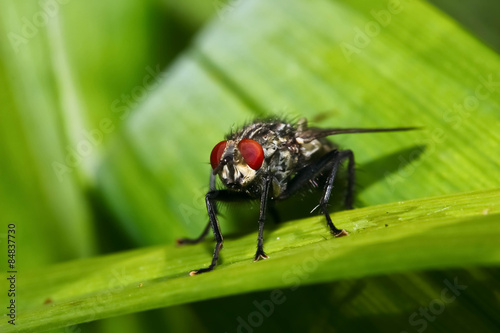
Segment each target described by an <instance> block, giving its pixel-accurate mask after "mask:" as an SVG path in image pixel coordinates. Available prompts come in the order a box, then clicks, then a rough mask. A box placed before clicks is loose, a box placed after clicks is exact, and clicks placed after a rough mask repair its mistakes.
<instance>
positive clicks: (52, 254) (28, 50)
mask: <svg viewBox="0 0 500 333" xmlns="http://www.w3.org/2000/svg"><path fill="white" fill-rule="evenodd" d="M248 2H251V1H243V0H234V1H230V2H223V1H198V0H188V1H183V2H173V1H155V0H149V1H105V2H104V1H93V0H91V1H86V2H81V1H56V0H54V1H46V2H39V1H23V2H20V3H12V2H11V1H3V0H2V1H1V3H2V6H1V8H2V13H1V14H0V18H1V22H0V32H1V36H2V43H1V49H0V52H1V54H0V87H1V89H0V101H1V102H2V105H1V107H0V154H1V156H2V163H1V165H0V191H1V192H0V202H1V204H0V207H1V220H2V228H3V229H2V230H0V237H2V239H1V240H2V242H4V241H5V238H6V225H7V224H9V223H14V224H16V227H17V233H18V235H19V241H20V245H19V247H18V254H17V255H18V262H19V267H18V269H19V270H20V271H29V270H30V269H33V268H39V267H44V266H47V265H49V264H53V263H58V262H64V261H68V260H73V259H77V258H83V257H91V256H98V255H102V254H106V253H112V252H117V251H121V250H127V249H132V248H136V247H140V246H148V245H158V244H164V243H166V242H172V241H174V239H175V238H177V237H181V236H185V235H190V236H195V235H196V234H197V233H198V232H199V231H200V230H201V228H202V226H203V225H204V224H205V223H206V222H205V220H206V217H205V214H206V213H205V208H204V203H203V201H204V200H203V195H204V193H205V192H206V188H207V185H208V174H207V165H206V161H207V160H208V153H209V151H210V148H211V146H213V142H216V141H214V140H213V138H216V137H222V135H223V134H225V133H226V132H227V131H228V130H229V129H230V128H231V126H232V125H234V124H236V125H239V124H241V123H242V122H244V121H248V120H249V119H251V118H252V117H253V116H255V115H260V116H263V115H266V114H268V113H269V114H271V113H275V114H280V113H286V114H288V115H291V116H292V117H294V116H298V115H301V114H303V113H306V114H308V115H310V116H311V117H313V116H314V115H316V114H319V113H321V112H323V113H324V112H325V111H328V109H330V108H334V109H337V108H342V105H332V104H327V103H324V105H323V104H322V103H318V104H317V105H314V106H309V105H307V103H305V102H304V104H303V105H287V104H286V103H285V102H276V101H273V102H270V103H269V108H268V109H266V108H264V109H259V107H260V106H266V102H265V101H264V102H262V103H260V106H259V105H257V108H256V109H255V110H254V113H245V112H243V111H241V112H240V111H238V112H234V115H233V111H232V110H210V111H207V110H204V111H203V112H208V114H206V115H205V116H206V117H204V118H201V117H199V116H198V115H197V114H196V112H192V113H190V112H187V111H186V112H184V113H180V114H168V112H169V110H170V109H165V110H163V111H162V112H164V113H165V116H164V117H163V118H162V119H163V122H157V123H155V121H151V119H156V118H155V117H154V114H155V112H157V111H155V110H154V108H153V107H150V106H151V105H158V103H160V104H161V100H162V98H166V99H168V98H171V99H168V100H166V102H168V103H170V104H169V105H170V106H169V107H172V108H174V109H175V106H180V107H182V106H184V105H199V106H200V110H201V109H202V106H203V105H205V103H206V104H208V105H210V104H212V102H213V100H218V99H223V100H224V103H226V104H227V105H232V106H234V108H235V109H238V108H240V107H241V105H245V107H249V108H251V107H252V106H253V104H252V103H253V102H252V98H251V96H249V95H250V94H246V93H245V91H244V90H237V88H236V87H235V90H236V93H235V95H237V96H236V97H235V96H231V95H230V94H227V95H224V94H220V95H218V90H217V89H216V88H214V89H213V90H208V91H207V93H206V95H203V96H202V97H200V96H197V95H196V94H195V95H191V94H190V88H191V83H190V81H189V77H184V80H182V78H181V79H179V80H177V81H180V82H183V83H184V84H185V86H179V87H177V89H174V90H173V91H174V92H175V93H176V94H177V95H175V96H165V95H162V90H161V89H163V88H160V87H164V89H165V90H168V85H169V84H173V83H172V82H176V80H174V79H173V80H170V78H176V77H182V76H186V75H187V76H189V75H192V77H193V78H196V79H200V78H201V80H205V81H206V82H202V85H203V84H204V85H206V86H207V87H210V85H211V84H212V83H214V84H216V85H217V84H220V85H222V86H229V87H231V85H232V83H233V82H232V81H231V79H230V78H229V77H227V76H225V73H219V72H217V68H216V67H217V66H215V65H214V64H213V63H211V62H210V61H209V60H207V59H208V58H209V57H207V56H206V54H204V52H206V53H210V52H213V54H215V55H217V54H219V53H220V54H221V59H222V60H221V61H224V56H223V54H231V51H232V49H231V47H233V46H234V45H232V44H231V45H228V48H227V49H223V50H221V49H218V50H210V51H206V50H205V48H206V47H207V44H209V42H207V40H208V41H212V40H214V41H216V42H217V38H212V39H210V36H211V33H212V32H213V31H216V32H217V33H218V34H219V39H223V38H224V37H225V36H224V34H223V33H221V32H220V31H221V30H222V31H223V32H224V33H227V34H228V35H229V34H231V32H232V29H233V24H235V23H234V21H233V20H231V16H232V15H239V17H240V18H241V20H244V19H245V7H246V6H248ZM431 3H432V4H433V5H435V6H436V7H438V8H440V9H441V10H442V11H444V12H445V13H446V14H447V15H449V16H451V17H452V18H453V19H454V20H456V21H457V22H459V23H460V24H461V25H462V26H463V27H464V29H465V30H467V31H468V32H469V33H470V34H471V35H473V36H474V38H477V39H479V40H480V41H481V42H482V43H484V44H485V45H487V46H488V47H489V48H491V49H492V50H493V51H494V52H499V51H500V39H498V36H499V35H500V22H499V21H498V13H500V3H498V2H495V1H491V0H490V1H488V0H481V1H471V0H467V1H458V2H456V1H449V0H435V1H431ZM339 7H340V6H339ZM42 11H43V12H45V15H39V14H40V13H41V12H42ZM257 14H258V13H257ZM257 14H256V13H251V15H252V16H253V17H259V15H257ZM286 15H287V14H286V13H284V14H283V17H277V18H276V20H277V21H279V20H286ZM304 15H307V13H304ZM261 17H262V21H261V22H258V21H253V22H250V23H248V24H251V25H255V26H256V27H259V28H261V29H262V30H263V31H265V29H271V28H270V26H272V22H271V23H270V20H271V19H270V18H269V17H266V15H265V13H262V15H261ZM305 20H306V21H307V19H306V18H305ZM297 25H298V26H300V25H301V22H297ZM317 28H318V27H314V29H317ZM320 28H321V27H320ZM217 29H219V30H217ZM304 29H305V28H304ZM235 30H237V28H235ZM307 31H309V30H306V29H305V30H304V34H306V33H307ZM258 37H259V36H258V35H256V36H255V38H256V39H258ZM410 37H411V36H408V38H410ZM446 37H447V38H450V39H453V36H446ZM275 38H276V40H281V39H283V40H286V38H287V36H286V35H280V36H275ZM219 42H220V44H217V45H224V44H223V43H222V42H221V41H220V40H219ZM254 52H255V53H256V54H257V53H259V52H260V50H254ZM275 52H276V53H277V54H278V55H280V52H284V51H283V50H280V48H279V47H277V48H276V50H275ZM281 56H284V55H283V54H282V53H281ZM241 57H248V58H243V61H245V62H247V63H250V64H251V62H252V60H253V59H252V52H249V53H248V54H246V55H241ZM192 59H195V60H196V61H198V62H199V63H201V64H202V65H203V67H204V69H205V70H207V72H208V73H209V74H211V75H207V76H203V75H199V73H198V70H199V69H198V68H196V66H193V65H192V64H191V61H192ZM277 59H279V56H278V57H277ZM478 61H481V60H480V59H479V60H478ZM276 62H277V63H279V60H276ZM443 66H446V64H443ZM473 66H474V65H473V64H471V67H473ZM186 68H187V69H186ZM249 68H250V69H249V70H248V71H246V70H245V69H244V68H231V70H232V71H234V72H235V73H237V74H238V75H239V76H240V77H242V78H245V77H248V78H250V79H251V78H252V74H251V70H252V67H251V66H250V67H249ZM181 69H182V70H181ZM212 70H213V72H212ZM451 76H452V75H451ZM268 79H269V78H266V77H263V78H262V80H268ZM283 80H286V78H283ZM318 80H321V78H319V79H318ZM249 81H250V82H253V83H254V85H255V86H253V87H252V89H255V90H257V91H258V90H259V87H258V85H259V82H257V81H255V80H254V81H251V80H249ZM277 82H279V81H278V80H277ZM198 83H199V82H196V83H193V85H196V84H198ZM284 86H285V85H284ZM275 87H278V85H275ZM262 89H264V88H262ZM285 90H286V89H285ZM304 90H307V87H305V88H304ZM183 92H184V93H185V94H184V95H183ZM266 93H267V94H269V95H273V94H277V95H278V94H281V95H282V96H283V97H282V98H283V99H284V100H286V98H287V96H286V91H285V92H284V91H280V90H277V91H268V92H266ZM290 94H291V95H292V93H290ZM172 95H173V93H172ZM263 95H264V96H265V93H263ZM311 98H314V97H311ZM196 99H199V100H196ZM193 100H195V101H193ZM270 100H271V99H270ZM172 105H174V106H172ZM214 105H216V103H215V104H214ZM403 107H404V106H403ZM242 108H243V109H244V107H242ZM490 111H491V110H490ZM210 112H211V113H210ZM336 112H338V111H335V110H334V111H333V112H332V113H333V114H335V113H336ZM493 112H496V113H498V109H496V110H493V111H491V113H492V114H493ZM134 113H141V114H140V116H136V117H134V116H133V114H134ZM356 117H359V118H356ZM207 118H208V119H210V118H211V119H213V123H206V119H207ZM491 118H492V119H498V118H496V115H493V116H491ZM333 119H335V116H334V117H333ZM340 119H346V118H342V116H341V117H340ZM350 119H351V122H350V123H348V124H346V125H345V126H351V127H355V126H365V127H368V126H370V125H372V126H373V124H374V125H376V126H377V127H381V126H384V124H383V123H376V117H373V119H372V118H370V116H368V115H363V114H360V115H358V116H353V118H350ZM360 119H363V121H365V120H366V119H368V120H373V121H372V122H371V123H370V122H368V121H365V122H364V123H362V124H361V123H360V122H361V120H360ZM387 119H389V120H391V118H390V117H389V118H385V120H386V121H387ZM485 119H486V118H485ZM356 120H360V121H359V122H356ZM333 121H334V120H333ZM333 121H332V120H331V119H330V123H328V122H327V124H328V125H330V124H332V123H333ZM392 121H393V124H394V125H396V126H403V125H405V124H406V125H422V123H421V122H419V123H413V122H412V119H401V118H398V117H394V118H393V119H392ZM496 121H497V120H496ZM318 122H320V121H319V120H318ZM396 122H397V123H396ZM417 122H418V121H417ZM187 123H189V126H185V124H187ZM393 124H391V125H386V126H392V125H393ZM496 124H498V123H496ZM337 126H339V127H342V126H344V125H337ZM187 129H188V130H187ZM162 132H165V137H163V136H162V135H161V133H162ZM167 132H168V133H167ZM207 133H209V134H208V135H207ZM413 135H415V136H416V137H418V135H419V134H413ZM167 138H168V139H167ZM171 138H178V140H171ZM398 138H403V137H402V136H398ZM349 140H350V139H346V141H345V142H343V143H344V144H349V143H350V142H351V141H349ZM400 140H402V139H400ZM149 142H155V143H157V144H158V146H161V150H160V151H157V150H154V149H152V150H150V151H148V150H145V149H143V148H144V146H145V145H148V144H149ZM354 142H355V141H354ZM412 143H413V139H412ZM495 144H496V147H498V144H497V143H492V144H491V145H490V146H489V147H490V148H491V147H494V145H495ZM197 146H198V147H199V149H196V150H194V147H197ZM411 147H412V146H411V145H407V146H404V145H403V146H402V148H401V149H411ZM78 151H80V152H83V154H82V153H80V154H78ZM395 151H396V152H397V151H398V150H397V149H396V148H394V149H393V150H390V148H387V150H385V151H384V153H386V154H389V153H391V152H395ZM491 151H493V149H492V150H491ZM160 152H164V153H165V154H160ZM372 153H373V156H376V155H377V154H378V153H377V152H372ZM82 155H83V156H82ZM373 156H370V157H373ZM363 159H365V161H370V158H369V157H366V158H365V157H361V161H363ZM185 161H190V163H194V164H193V165H188V166H186V165H184V163H185ZM169 170H173V171H172V172H169ZM183 170H185V172H182V171H183ZM364 172H365V173H369V172H370V171H369V170H364ZM193 174H195V176H193ZM159 175H160V176H159ZM360 177H361V179H362V180H363V179H365V180H369V176H366V175H365V176H364V175H361V176H360ZM363 177H365V178H363ZM485 177H486V176H485ZM200 179H206V182H205V183H200ZM124 180H126V181H124ZM481 181H482V180H481V179H479V180H478V183H477V184H478V185H477V186H475V185H473V184H470V185H469V187H463V186H465V185H463V186H462V185H461V186H462V187H460V186H457V188H453V187H452V186H448V187H445V188H443V189H439V190H436V191H429V192H425V191H422V192H419V193H418V194H416V195H414V194H412V191H411V185H410V184H407V185H409V186H408V191H407V192H403V191H402V190H401V191H402V193H400V192H399V190H396V191H395V192H394V191H393V192H392V193H391V194H389V195H388V196H386V197H379V196H378V193H379V192H376V191H374V190H373V192H370V191H367V192H366V193H364V196H363V197H361V198H360V199H359V206H363V205H365V204H376V203H383V202H391V201H397V200H403V199H411V198H414V197H419V196H426V195H437V194H446V193H452V192H454V190H455V191H465V190H475V189H481V188H490V187H493V184H494V183H491V182H490V183H489V182H488V180H484V181H483V183H481ZM366 183H368V181H366ZM145 184H146V185H145ZM497 186H498V184H497ZM152 189H153V190H152ZM383 191H384V190H381V192H383ZM386 191H387V188H386ZM413 193H415V192H413ZM130 202H133V203H135V204H134V205H130ZM158 207H165V208H164V209H163V210H162V209H158ZM254 213H255V209H254ZM229 214H231V213H229ZM233 214H235V213H233ZM229 216H232V215H229ZM249 219H251V218H249ZM148 223H150V224H148ZM242 228H243V229H245V228H247V229H248V230H253V229H252V227H251V226H249V227H242ZM226 230H227V231H228V232H229V233H231V232H235V231H236V230H241V229H240V228H239V226H237V225H234V224H229V223H228V224H227V229H226ZM1 264H2V265H4V262H3V261H2V263H1ZM2 271H3V266H2ZM489 273H491V274H492V275H495V274H497V273H496V272H495V271H492V272H489ZM454 274H455V273H454V272H449V271H447V272H438V273H434V274H433V275H432V277H430V278H431V279H433V280H435V281H442V280H443V279H444V278H449V277H450V276H451V277H452V276H454ZM467 274H472V273H467ZM421 278H422V277H421V276H420V275H417V276H413V275H411V274H408V275H404V274H402V275H393V276H386V277H377V278H372V279H367V280H353V281H343V282H337V283H333V284H329V285H319V286H310V287H304V288H301V289H300V290H299V291H298V292H297V294H294V296H293V299H292V300H291V301H290V302H287V303H286V304H285V305H284V306H283V307H281V308H280V309H279V311H278V310H277V313H276V315H274V316H272V317H271V318H269V320H268V321H266V323H265V324H264V325H263V326H262V327H261V328H260V329H259V331H280V330H281V331H298V332H306V331H307V332H316V331H317V332H325V331H331V332H333V331H335V329H339V327H341V330H343V331H345V330H349V325H353V326H352V327H355V318H351V320H352V322H351V321H349V322H344V323H341V324H338V323H335V320H334V319H335V317H338V318H342V316H341V315H340V314H333V315H332V313H331V312H330V311H329V308H328V307H331V303H330V302H333V300H335V301H336V302H337V301H338V299H343V300H344V301H345V302H346V303H348V306H353V304H352V303H349V292H350V291H353V290H356V288H360V285H362V286H363V288H364V290H365V294H364V296H363V297H365V298H363V301H364V302H368V303H370V302H373V304H372V306H373V307H375V308H376V307H377V306H381V305H380V304H377V301H375V300H370V296H369V291H370V290H372V289H371V288H374V289H373V290H374V293H382V292H381V291H380V289H377V288H376V286H380V285H391V284H398V283H402V284H404V283H407V281H408V280H418V279H421ZM451 279H452V278H451ZM414 282H415V281H414ZM415 283H417V284H418V281H417V282H415ZM436 283H439V282H436ZM374 286H375V287H374ZM209 287H210V286H207V288H209ZM336 290H343V291H346V290H347V292H345V293H346V294H345V295H343V292H337V291H336ZM325 293H328V294H329V295H330V296H329V297H330V298H331V299H325V297H324V295H325ZM335 293H339V294H341V295H340V296H339V295H337V294H335ZM268 294H269V292H262V293H256V294H252V295H241V296H234V297H230V298H224V299H218V300H210V301H204V302H200V303H196V304H188V305H183V306H176V307H171V308H167V309H159V310H153V311H148V312H145V313H138V314H133V315H127V316H122V317H118V318H110V319H105V320H101V321H96V322H92V323H88V324H81V325H78V326H76V327H69V328H64V329H61V330H59V331H61V332H63V331H64V332H115V331H120V332H145V331H146V332H147V331H151V332H157V331H168V332H188V331H189V332H191V331H198V332H212V331H221V332H223V331H229V330H231V329H233V331H236V326H237V324H238V323H237V322H236V321H235V318H237V317H238V315H239V314H241V313H250V312H251V311H253V306H254V305H253V304H252V302H253V301H254V300H255V299H257V300H258V299H265V298H266V297H267V296H268ZM377 297H379V298H378V300H383V293H382V294H381V295H377ZM381 302H382V303H383V301H381ZM401 302H402V303H404V302H406V301H404V300H402V301H401ZM304 304H308V309H307V311H298V310H297V309H298V308H300V307H301V306H303V305H304ZM370 320H373V322H371V323H372V324H374V325H376V326H378V327H379V328H380V327H382V329H381V330H382V331H383V321H384V320H390V318H382V317H377V318H375V319H373V318H372V319H370ZM224 323H225V324H224ZM256 331H257V330H256Z"/></svg>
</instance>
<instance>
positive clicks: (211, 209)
mask: <svg viewBox="0 0 500 333" xmlns="http://www.w3.org/2000/svg"><path fill="white" fill-rule="evenodd" d="M220 192H223V191H210V192H208V193H207V195H206V196H205V202H206V204H207V211H208V219H209V221H210V222H209V223H210V225H211V226H212V231H213V233H214V237H215V241H216V242H217V244H216V245H215V249H214V254H213V257H212V263H211V264H210V266H208V267H207V268H201V269H198V270H196V271H191V272H189V275H191V276H193V275H196V274H201V273H205V272H210V271H211V270H213V269H214V268H215V266H216V265H217V260H218V259H219V252H220V249H221V248H222V242H223V238H222V233H221V232H220V227H219V221H218V220H217V209H216V208H215V207H216V206H215V199H216V198H217V196H218V194H219V193H220Z"/></svg>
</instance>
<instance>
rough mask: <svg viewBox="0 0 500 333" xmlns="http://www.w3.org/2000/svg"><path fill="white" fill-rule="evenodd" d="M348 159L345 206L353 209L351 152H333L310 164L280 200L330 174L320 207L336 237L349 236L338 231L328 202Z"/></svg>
mask: <svg viewBox="0 0 500 333" xmlns="http://www.w3.org/2000/svg"><path fill="white" fill-rule="evenodd" d="M346 158H348V160H349V161H348V166H347V171H348V185H347V193H346V198H345V202H344V204H345V206H346V208H347V209H352V203H353V195H354V176H355V174H354V154H353V153H352V151H351V150H342V151H339V150H332V151H330V152H328V153H327V154H325V155H324V156H322V157H321V158H320V159H319V160H318V161H316V162H315V163H313V164H310V165H308V166H306V167H304V168H303V169H302V170H300V171H299V172H298V173H297V175H296V176H295V177H294V178H293V179H292V181H291V182H290V183H289V184H288V187H287V189H286V191H285V192H283V193H282V194H281V195H280V196H279V197H278V199H279V200H283V199H286V198H288V197H290V196H291V195H293V194H294V193H296V192H297V191H298V190H300V189H301V188H302V187H304V186H305V185H306V184H307V183H309V182H310V181H311V180H313V179H315V178H317V177H318V176H319V175H321V174H323V173H325V172H329V176H328V178H327V180H326V183H325V189H324V192H323V196H322V197H321V200H320V203H319V205H318V206H319V207H320V209H321V212H322V213H323V214H324V215H325V218H326V222H327V224H328V226H329V227H330V230H331V232H332V234H333V235H335V237H341V236H346V235H348V233H347V231H345V230H344V229H337V228H336V227H335V225H334V224H333V222H332V219H331V218H330V214H329V213H328V202H329V200H330V196H331V194H332V189H333V181H334V180H335V176H336V174H337V171H338V168H339V165H340V163H341V162H342V161H343V160H344V159H346Z"/></svg>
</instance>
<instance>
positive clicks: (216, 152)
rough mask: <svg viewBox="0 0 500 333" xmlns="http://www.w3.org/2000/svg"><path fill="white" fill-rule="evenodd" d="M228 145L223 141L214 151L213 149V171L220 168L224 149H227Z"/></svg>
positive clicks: (211, 162)
mask: <svg viewBox="0 0 500 333" xmlns="http://www.w3.org/2000/svg"><path fill="white" fill-rule="evenodd" d="M226 144H227V141H221V142H219V143H218V144H216V145H215V147H214V149H212V153H210V164H212V169H215V168H217V167H218V166H219V163H220V159H221V157H222V154H223V153H224V149H226Z"/></svg>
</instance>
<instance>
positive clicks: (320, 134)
mask: <svg viewBox="0 0 500 333" xmlns="http://www.w3.org/2000/svg"><path fill="white" fill-rule="evenodd" d="M415 129H419V127H399V128H315V127H309V128H307V129H306V130H304V131H302V132H300V133H297V134H298V136H297V140H300V141H302V142H303V143H308V142H311V141H313V140H315V139H320V138H324V137H327V136H330V135H337V134H351V133H375V132H398V131H411V130H415Z"/></svg>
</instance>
